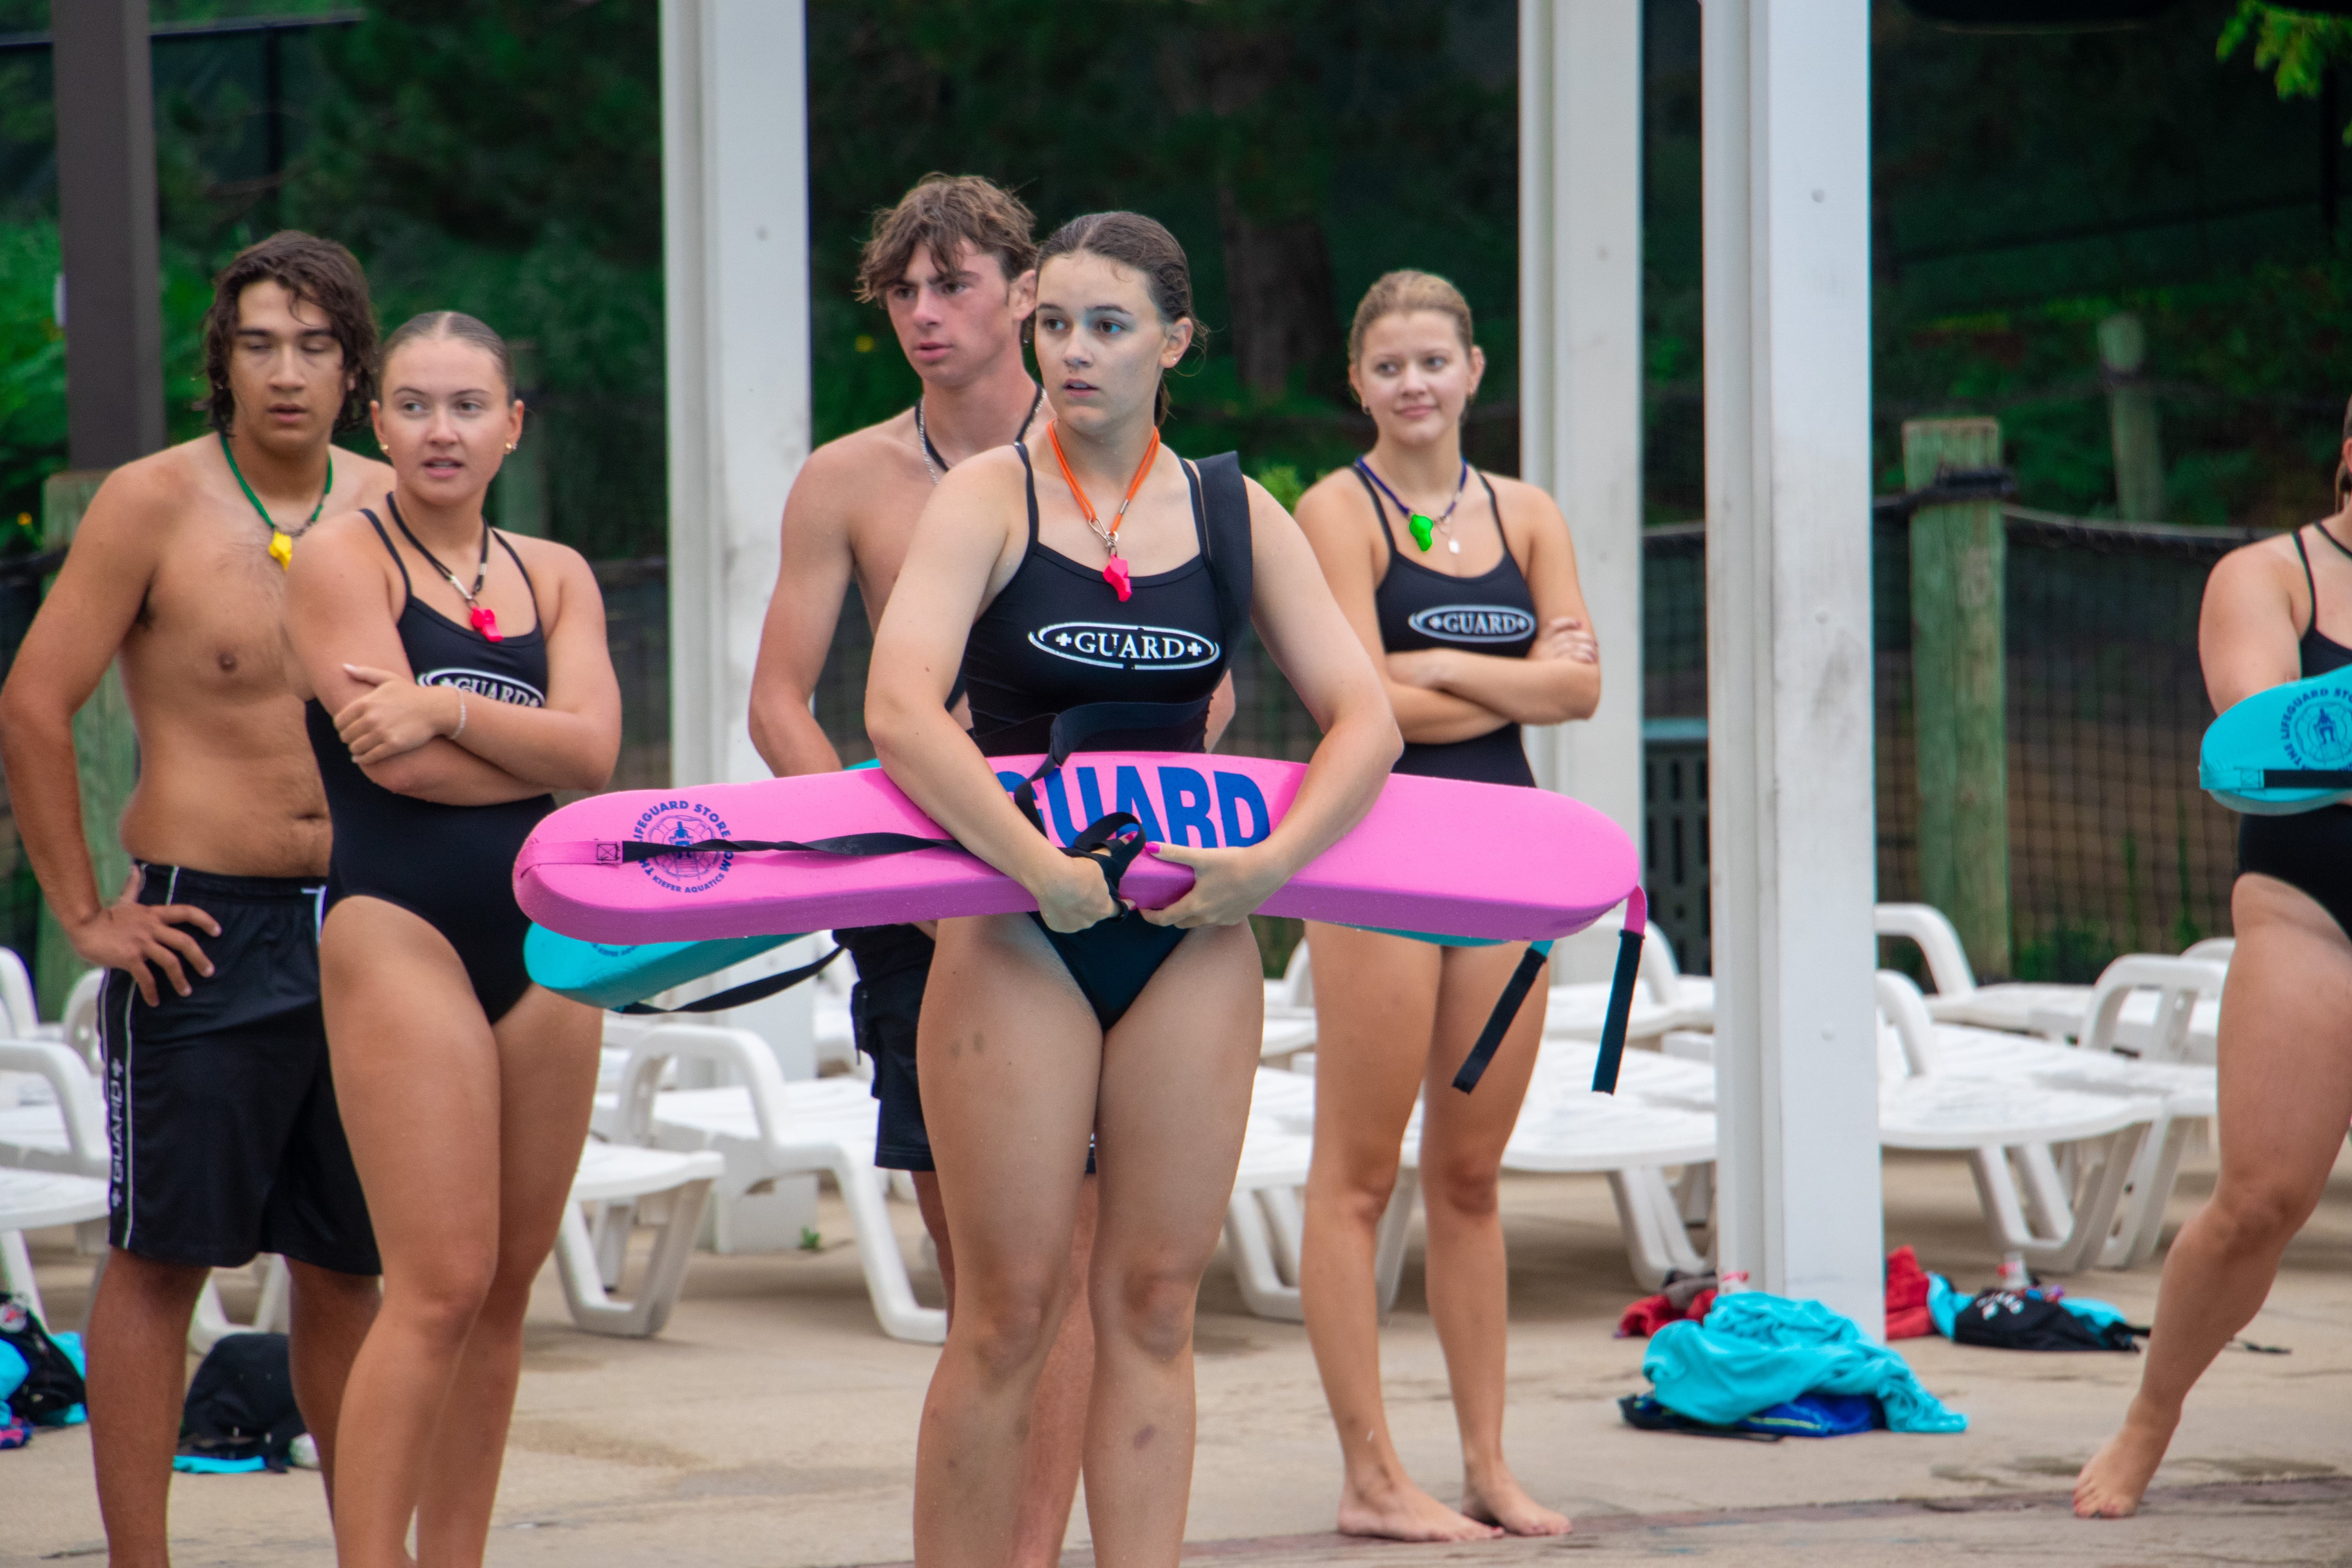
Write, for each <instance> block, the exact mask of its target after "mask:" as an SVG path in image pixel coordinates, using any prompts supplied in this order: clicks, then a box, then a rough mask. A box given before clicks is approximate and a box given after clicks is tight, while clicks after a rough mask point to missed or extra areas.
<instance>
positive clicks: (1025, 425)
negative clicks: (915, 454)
mask: <svg viewBox="0 0 2352 1568" xmlns="http://www.w3.org/2000/svg"><path fill="white" fill-rule="evenodd" d="M1044 406H1045V388H1044V387H1043V386H1040V387H1039V388H1038V389H1037V395H1036V396H1034V397H1033V398H1031V399H1030V400H1029V414H1028V417H1026V418H1024V419H1023V420H1022V421H1021V428H1020V429H1018V430H1015V431H1014V432H1013V439H1014V440H1015V441H1018V440H1019V439H1021V437H1024V436H1026V435H1027V434H1029V426H1032V425H1034V424H1035V423H1037V410H1038V409H1040V408H1043V407H1044ZM915 439H916V440H917V441H919V442H920V443H921V444H922V448H923V469H924V471H925V472H926V473H929V475H930V476H931V483H932V484H933V485H937V484H938V483H939V482H940V480H941V479H945V478H947V475H948V468H949V467H950V464H949V462H948V460H947V459H946V458H942V457H940V449H939V448H938V447H934V446H932V445H931V433H930V431H929V430H928V429H926V428H924V426H923V400H922V399H921V398H919V397H918V398H916V399H915Z"/></svg>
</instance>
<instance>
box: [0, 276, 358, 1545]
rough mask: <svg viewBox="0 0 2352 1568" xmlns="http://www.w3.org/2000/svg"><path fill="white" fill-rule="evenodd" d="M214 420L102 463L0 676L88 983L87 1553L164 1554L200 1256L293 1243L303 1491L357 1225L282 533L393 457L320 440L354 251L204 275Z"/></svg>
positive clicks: (44, 880) (333, 416) (2, 745)
mask: <svg viewBox="0 0 2352 1568" xmlns="http://www.w3.org/2000/svg"><path fill="white" fill-rule="evenodd" d="M374 362H375V321H374V316H373V312H372V311H371V309H370V307H369V303H368V293H367V279H366V278H365V277H364V276H363V275H362V273H361V271H360V267H359V263H358V262H357V261H356V260H354V259H353V258H352V254H351V252H349V251H347V250H345V249H344V248H343V247H341V246H340V245H336V244H334V243H332V242H331V241H328V240H321V239H315V238H313V237H310V236H309V235H305V234H295V233H290V232H289V233H285V234H278V235H274V236H272V237H270V238H268V239H266V240H264V241H262V242H261V243H260V244H258V245H255V246H252V247H248V248H247V249H246V250H245V251H243V252H242V253H240V254H239V255H238V256H237V258H236V260H234V261H232V262H231V263H229V265H228V268H227V269H226V270H225V271H224V272H222V274H221V275H220V277H219V279H217V280H216V283H215V295H214V300H213V306H212V310H211V312H210V313H209V314H208V315H207V316H206V318H205V369H206V372H207V374H208V375H209V377H210V379H211V383H212V398H211V409H212V417H213V424H214V426H215V427H214V429H213V430H211V431H209V432H207V433H206V434H205V435H203V436H201V437H197V438H196V439H194V440H193V441H186V442H183V443H182V444H180V445H179V446H176V447H170V448H168V449H166V450H164V451H162V452H158V453H156V454H154V455H153V456H152V457H148V458H140V459H139V460H138V461H136V462H133V463H129V464H125V465H124V466H123V467H122V468H118V469H116V470H115V471H114V472H113V473H112V474H111V475H110V476H109V477H108V479H107V480H106V482H105V484H104V485H102V486H101V487H100V489H99V491H98V494H97V496H96V497H95V498H94V499H93V500H91V501H90V504H89V512H88V513H87V514H86V515H85V516H84V518H83V519H82V522H81V526H80V528H79V531H77V533H76V534H75V537H74V541H73V548H72V550H71V551H70V552H68V555H67V557H66V560H65V564H64V565H63V567H62V568H61V569H60V570H59V571H58V580H57V586H56V587H55V588H54V589H52V590H51V592H50V594H49V596H48V598H47V602H45V603H44V604H43V605H42V606H41V611H40V614H39V615H38V616H36V617H35V619H34V621H33V625H32V629H31V630H30V631H29V632H28V633H27V634H26V638H25V643H24V647H23V649H22V650H21V651H20V652H19V653H18V654H17V656H16V666H15V668H13V669H12V670H11V671H10V672H9V676H8V682H7V686H6V688H5V690H0V762H5V765H6V767H7V770H8V783H9V790H10V795H11V796H12V799H13V804H14V805H15V807H16V822H17V826H18V828H19V829H20V831H21V832H22V833H23V835H24V840H25V847H26V852H27V853H28V854H29V855H30V856H31V857H32V861H33V868H34V870H35V872H36V873H37V874H38V876H39V878H40V882H41V891H42V893H43V895H44V896H45V897H46V898H47V900H48V903H49V908H50V909H51V910H54V911H55V912H56V914H57V917H58V923H59V924H61V925H62V926H63V927H64V928H65V931H66V935H67V937H68V940H69V941H71V942H72V943H73V946H74V951H75V952H78V953H79V954H80V955H81V957H82V959H83V960H84V961H85V962H87V963H90V964H92V965H94V966H96V967H98V968H101V969H104V970H107V971H108V972H109V973H108V974H107V978H106V988H105V991H104V992H103V994H102V995H103V1000H102V1003H101V1005H100V1038H101V1041H102V1044H103V1046H104V1049H105V1058H106V1086H105V1087H106V1101H107V1121H108V1131H109V1135H110V1142H111V1144H112V1147H113V1173H112V1179H111V1181H110V1183H109V1188H110V1203H111V1207H112V1215H111V1218H110V1222H109V1236H108V1239H109V1240H110V1243H111V1244H112V1245H111V1250H110V1253H109V1255H108V1259H107V1267H106V1271H105V1275H104V1278H103V1280H102V1281H101V1283H100V1287H99V1291H98V1300H97V1302H96V1304H95V1306H94V1308H93V1310H92V1311H91V1314H90V1323H89V1412H90V1426H91V1441H92V1451H93V1453H94V1455H95V1458H96V1462H97V1469H98V1500H99V1510H100V1513H101V1514H102V1515H103V1517H104V1519H105V1522H106V1536H107V1544H108V1549H109V1560H110V1562H111V1563H113V1564H114V1568H132V1565H134V1564H136V1565H139V1568H146V1565H148V1564H161V1563H167V1562H168V1561H169V1556H170V1549H169V1544H168V1536H167V1531H166V1523H165V1510H166V1506H167V1501H168V1496H169V1489H170V1485H171V1479H172V1454H173V1448H174V1447H176V1446H177V1443H178V1438H179V1430H180V1405H181V1399H182V1396H183V1393H184V1388H185V1384H186V1381H187V1334H188V1320H189V1317H190V1315H191V1313H192V1312H193V1311H194V1308H195V1302H196V1296H197V1292H198V1291H199V1290H201V1289H202V1288H203V1286H204V1283H205V1277H206V1275H207V1274H208V1273H209V1272H210V1271H211V1270H212V1269H213V1268H234V1267H236V1266H237V1265H239V1264H243V1263H245V1262H247V1261H248V1260H250V1259H251V1258H253V1256H254V1255H255V1254H256V1253H257V1252H276V1253H281V1254H283V1255H284V1256H285V1257H286V1258H287V1260H288V1262H289V1265H290V1266H291V1268H292V1271H293V1284H294V1300H293V1317H294V1321H293V1336H292V1354H293V1373H294V1390H295V1397H296V1399H297V1401H298V1402H299V1404H300V1405H301V1407H302V1412H303V1415H305V1416H306V1417H307V1418H308V1421H309V1425H310V1431H311V1434H312V1436H315V1437H316V1438H317V1440H318V1444H319V1457H320V1464H321V1467H322V1468H324V1469H325V1471H326V1476H327V1484H328V1487H329V1493H330V1497H331V1496H332V1488H333V1484H334V1448H335V1445H334V1436H335V1423H336V1418H337V1415H338V1414H339V1412H340V1409H341V1401H342V1392H343V1381H344V1377H345V1374H346V1373H348V1372H349V1371H350V1370H351V1364H352V1355H353V1354H354V1353H355V1352H357V1351H358V1349H359V1345H360V1341H361V1339H362V1337H363V1336H364V1335H365V1334H366V1332H367V1328H368V1324H369V1322H370V1321H372V1320H373V1317H374V1315H375V1309H376V1300H377V1292H376V1281H375V1278H374V1276H375V1274H376V1272H377V1265H376V1250H375V1241H374V1237H373V1234H372V1233H371V1231H370V1229H369V1226H368V1215H367V1206H366V1202H365V1200H364V1199H363V1198H362V1195H361V1193H360V1186H359V1179H358V1177H357V1175H356V1174H355V1173H353V1171H352V1156H351V1151H350V1149H349V1148H348V1147H347V1146H346V1145H345V1143H344V1141H343V1131H342V1124H341V1120H340V1118H339V1117H338V1116H337V1114H336V1110H335V1096H334V1086H333V1083H332V1081H331V1079H330V1077H329V1074H328V1065H327V1041H326V1032H325V1027H324V1025H323V1024H322V1022H321V1019H320V1011H319V956H318V931H319V920H320V911H321V904H322V900H323V898H324V895H325V884H326V879H327V848H328V842H329V830H328V825H327V802H326V798H325V796H324V795H322V794H321V792H320V785H319V773H318V769H317V767H316V765H315V764H314V763H312V762H311V759H310V741H309V739H308V738H307V737H306V735H305V734H304V732H303V728H302V704H301V702H300V700H298V699H297V698H296V697H294V696H293V694H292V692H291V691H290V689H289V687H288V685H287V680H286V670H285V667H284V658H285V655H284V653H283V651H282V647H281V641H280V633H279V629H278V623H279V611H280V608H281V605H282V604H283V601H284V597H285V591H286V574H285V570H284V565H283V563H284V561H285V560H286V559H287V558H288V555H289V553H290V552H289V546H288V544H287V543H286V541H288V540H289V537H290V536H291V535H295V534H299V533H300V532H301V531H302V530H303V529H304V528H305V527H306V526H307V525H308V524H309V523H310V521H313V520H315V519H317V518H318V517H320V516H321V515H323V514H330V513H334V512H340V511H348V510H352V508H353V507H355V506H357V505H358V504H359V503H360V502H361V500H363V499H365V498H368V497H373V496H377V495H381V494H382V493H383V491H384V490H385V489H387V488H388V487H389V486H390V484H391V482H392V471H391V470H390V469H389V468H385V467H384V466H383V464H382V463H378V462H374V461H372V460H370V459H368V458H362V457H360V456H358V455H357V454H355V453H352V452H349V451H344V450H341V449H340V448H334V447H331V441H332V438H333V436H334V433H335V431H336V429H337V428H338V427H339V426H344V425H348V424H352V423H355V422H357V421H358V420H360V419H362V418H363V417H365V414H366V410H367V405H368V399H369V397H370V396H371V395H372V393H373V368H374ZM118 657H119V658H121V661H122V682H123V688H124V690H125V691H126V693H127V694H128V695H129V697H130V700H131V721H132V723H133V725H134V727H135V728H136V731H137V733H138V739H139V757H140V771H139V784H138V787H137V789H136V790H135V791H133V793H132V795H131V803H130V805H128V806H127V807H126V808H125V809H124V811H123V814H122V822H121V835H122V844H123V847H124V848H126V849H127V850H129V851H130V853H131V860H132V862H133V866H134V869H133V872H132V876H131V883H130V886H129V887H128V888H126V889H124V891H123V893H122V895H121V898H119V899H118V900H116V901H115V902H113V903H111V904H110V903H107V902H105V901H104V900H103V898H102V895H101V892H100V889H99V887H98V885H97V880H96V877H95V875H94V873H93V872H92V870H91V867H90V858H89V851H88V848H87V847H86V846H85V842H84V840H83V837H82V818H81V797H80V793H79V778H78V776H77V773H76V769H75V763H74V742H73V715H74V713H75V710H78V709H79V708H80V707H81V705H82V704H83V702H85V701H87V700H89V695H90V693H91V692H92V691H93V690H95V689H97V686H98V682H99V679H100V677H101V676H103V675H104V674H105V673H106V668H107V666H108V664H109V663H110V662H112V661H113V660H114V659H115V658H118Z"/></svg>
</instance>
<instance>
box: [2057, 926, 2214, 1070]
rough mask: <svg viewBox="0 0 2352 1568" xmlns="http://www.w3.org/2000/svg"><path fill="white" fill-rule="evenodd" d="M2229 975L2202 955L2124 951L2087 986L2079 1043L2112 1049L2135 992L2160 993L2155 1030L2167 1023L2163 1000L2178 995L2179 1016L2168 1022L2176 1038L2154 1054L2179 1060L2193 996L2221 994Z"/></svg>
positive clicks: (2192, 1020)
mask: <svg viewBox="0 0 2352 1568" xmlns="http://www.w3.org/2000/svg"><path fill="white" fill-rule="evenodd" d="M2229 973H2230V972H2229V966H2228V965H2226V964H2222V963H2210V962H2208V961H2206V960H2203V959H2195V958H2175V957H2172V956H2170V955H2169V954H2166V953H2156V952H2131V953H2126V954H2125V955H2124V956H2123V957H2121V958H2118V959H2116V961H2115V962H2114V963H2110V964H2108V965H2107V967H2106V968H2105V970H2104V971H2102V972H2101V973H2100V975H2099V978H2098V982H2097V984H2095V985H2093V986H2092V987H2091V1005H2089V1006H2088V1007H2087V1008H2085V1009H2084V1014H2083V1033H2082V1037H2081V1038H2082V1043H2083V1044H2084V1046H2086V1047H2090V1048H2091V1049H2093V1050H2113V1049H2114V1048H2115V1039H2116V1026H2118V1025H2119V1024H2120V1023H2121V1022H2122V1021H2123V1011H2124V1004H2125V1003H2126V1002H2127V1001H2129V1000H2130V999H2131V994H2132V993H2133V992H2135V991H2142V990H2146V991H2155V992H2158V993H2160V996H2159V999H2158V1016H2157V1026H2158V1028H2164V1027H2166V1019H2165V1016H2164V1015H2165V1011H2166V1004H2167V1003H2168V1002H2170V1001H2173V1000H2174V999H2176V998H2177V999H2179V1005H2178V1007H2177V1011H2178V1014H2179V1016H2178V1017H2177V1018H2176V1019H2174V1020H2173V1033H2175V1034H2176V1035H2177V1036H2178V1038H2175V1039H2173V1040H2170V1041H2168V1042H2167V1045H2168V1049H2167V1050H2165V1051H2163V1052H2161V1053H2159V1054H2158V1059H2164V1058H2180V1057H2182V1056H2184V1055H2185V1054H2186V1050H2185V1047H2186V1042H2187V1036H2188V1033H2189V1026H2190V1025H2191V1024H2192V1023H2193V1022H2194V1018H2193V1014H2194V1011H2195V1007H2196V1000H2197V998H2198V997H2200V996H2204V995H2207V994H2211V995H2215V996H2218V995H2220V994H2221V987H2222V984H2224V983H2225V982H2226V981H2227V980H2228V979H2229Z"/></svg>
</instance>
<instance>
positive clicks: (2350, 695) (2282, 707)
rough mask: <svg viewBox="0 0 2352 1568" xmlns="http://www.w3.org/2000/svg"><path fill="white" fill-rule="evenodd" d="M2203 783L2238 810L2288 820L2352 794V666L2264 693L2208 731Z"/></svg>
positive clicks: (2201, 759)
mask: <svg viewBox="0 0 2352 1568" xmlns="http://www.w3.org/2000/svg"><path fill="white" fill-rule="evenodd" d="M2197 782H2198V784H2200V786H2202V787H2203V789H2204V790H2205V792H2206V793H2207V794H2208V795H2211V796H2212V797H2213V798H2214V799H2215V800H2218V801H2220V802H2221V804H2222V805H2226V806H2228V807H2229V808H2230V809H2231V811H2239V812H2245V813H2249V814H2251V815H2253V816H2290V815H2292V814H2294V813H2295V812H2302V811H2315V810H2317V809H2318V808H2319V807H2321V806H2323V805H2333V804H2335V803H2336V801H2339V800H2342V799H2343V798H2344V797H2345V796H2346V795H2347V794H2352V668H2344V669H2336V670H2330V671H2329V672H2328V673H2327V674H2326V675H2315V676H2311V677H2309V678H2308V679H2303V680H2290V681H2288V682H2287V683H2286V684H2284V686H2273V687H2272V688H2271V689H2268V690H2267V691H2257V692H2255V693H2254V694H2253V695H2252V697H2249V698H2247V699H2245V700H2243V701H2241V702H2238V703H2234V704H2232V705H2231V708H2230V710H2229V711H2228V712H2226V713H2224V714H2222V715H2221V717H2220V718H2218V719H2216V720H2214V721H2213V722H2212V723H2211V724H2210V726H2208V727H2207V729H2206V731H2205V741H2204V744H2203V745H2201V746H2200V747H2199V748H2198V756H2197Z"/></svg>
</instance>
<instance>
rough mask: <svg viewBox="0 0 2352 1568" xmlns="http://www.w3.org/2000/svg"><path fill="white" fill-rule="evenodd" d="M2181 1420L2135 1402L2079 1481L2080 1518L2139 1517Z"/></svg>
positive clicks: (2076, 1499)
mask: <svg viewBox="0 0 2352 1568" xmlns="http://www.w3.org/2000/svg"><path fill="white" fill-rule="evenodd" d="M2179 1419H2180V1418H2179V1416H2177V1415H2176V1416H2172V1417H2169V1418H2167V1417H2165V1416H2163V1415H2154V1414H2150V1413H2148V1412H2146V1411H2144V1410H2142V1409H2141V1407H2140V1404H2139V1401H2138V1400H2137V1399H2135V1400H2133V1401H2132V1405H2131V1408H2130V1410H2129V1411H2127V1412H2126V1413H2125V1415H2124V1424H2123V1425H2122V1426H2120V1427H2118V1428H2116V1435H2115V1436H2112V1437H2110V1438H2108V1439H2107V1441H2106V1444H2105V1447H2102V1448H2100V1450H2099V1451H2098V1452H2097V1453H2095V1454H2094V1455H2092V1456H2091V1462H2090V1463H2089V1464H2087V1465H2084V1467H2083V1473H2082V1474H2080V1475H2078V1476H2076V1477H2075V1478H2074V1515H2075V1517H2076V1518H2078V1519H2124V1518H2126V1517H2128V1516H2130V1515H2132V1514H2135V1513H2137V1512H2138V1511H2139V1500H2140V1494H2141V1493H2143V1492H2145V1491H2147V1483H2148V1479H2149V1478H2150V1477H2152V1476H2154V1475H2155V1474H2156V1467H2157V1466H2158V1465H2159V1464H2161V1463H2163V1462H2164V1450H2165V1448H2166V1447H2168V1446H2169V1445H2170V1443H2171V1442H2172V1429H2173V1427H2174V1426H2177V1425H2179Z"/></svg>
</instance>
